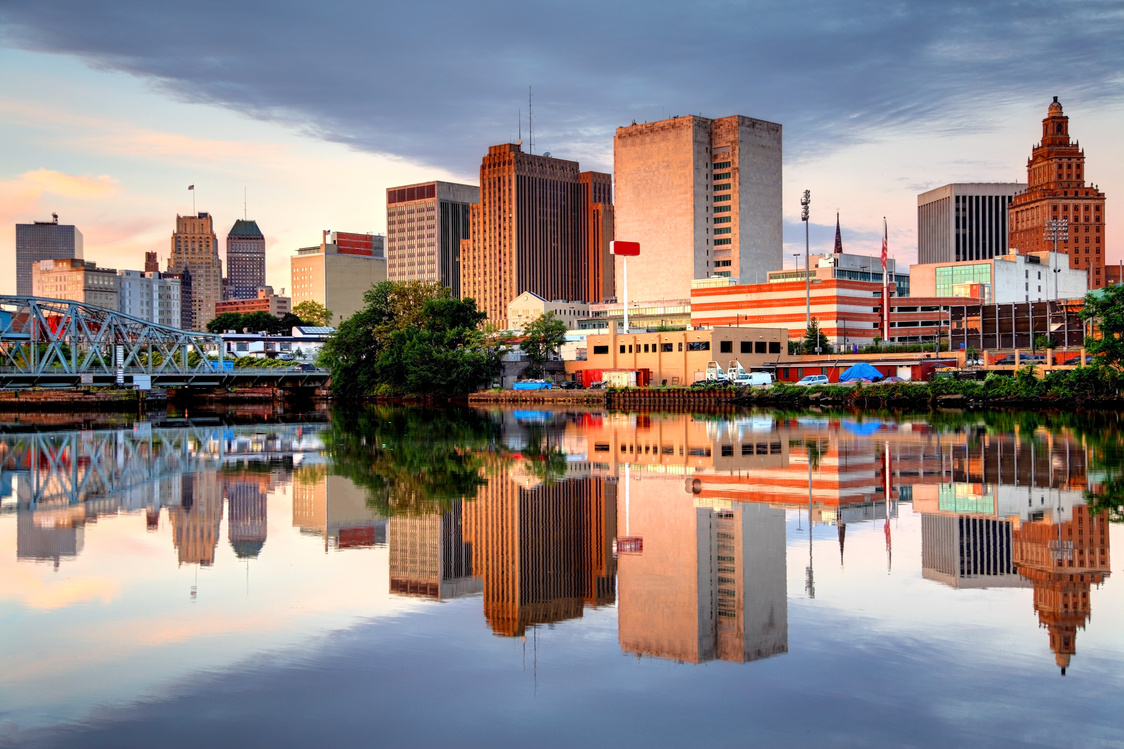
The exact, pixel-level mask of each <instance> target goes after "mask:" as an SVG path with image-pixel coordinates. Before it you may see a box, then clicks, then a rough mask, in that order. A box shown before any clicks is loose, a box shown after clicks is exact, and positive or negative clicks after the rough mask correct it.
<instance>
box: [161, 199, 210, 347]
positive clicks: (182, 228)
mask: <svg viewBox="0 0 1124 749" xmlns="http://www.w3.org/2000/svg"><path fill="white" fill-rule="evenodd" d="M168 270H169V271H171V272H172V273H180V272H182V271H184V270H189V271H191V329H192V330H203V328H204V327H205V326H206V325H207V323H209V322H210V321H211V320H212V319H214V317H215V305H216V304H218V303H219V302H221V301H222V260H220V259H219V240H218V238H217V237H216V236H215V229H214V221H213V219H212V218H211V214H209V213H200V214H198V215H195V216H178V215H177V216H176V230H175V232H174V233H173V234H172V256H171V257H170V258H168Z"/></svg>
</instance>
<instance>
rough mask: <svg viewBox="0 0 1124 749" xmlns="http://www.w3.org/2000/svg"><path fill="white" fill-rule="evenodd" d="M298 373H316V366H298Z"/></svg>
mask: <svg viewBox="0 0 1124 749" xmlns="http://www.w3.org/2000/svg"><path fill="white" fill-rule="evenodd" d="M297 371H298V372H315V371H316V366H315V365H314V364H298V365H297Z"/></svg>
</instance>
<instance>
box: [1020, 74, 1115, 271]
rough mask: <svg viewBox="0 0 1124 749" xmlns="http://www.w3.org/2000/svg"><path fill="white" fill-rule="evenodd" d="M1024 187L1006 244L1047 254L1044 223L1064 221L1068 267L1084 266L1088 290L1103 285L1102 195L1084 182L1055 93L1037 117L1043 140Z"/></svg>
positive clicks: (1061, 248) (1050, 245)
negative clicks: (1040, 122) (1040, 119)
mask: <svg viewBox="0 0 1124 749" xmlns="http://www.w3.org/2000/svg"><path fill="white" fill-rule="evenodd" d="M1026 174H1027V188H1026V191H1025V192H1022V193H1020V194H1018V195H1016V196H1015V197H1014V199H1013V200H1012V201H1011V209H1010V230H1011V238H1010V245H1011V247H1017V248H1018V250H1019V252H1022V253H1031V252H1046V251H1048V250H1052V249H1054V242H1053V241H1052V240H1051V239H1047V238H1046V221H1047V220H1049V219H1057V220H1059V221H1060V220H1064V221H1066V222H1067V224H1068V226H1067V229H1068V238H1067V239H1065V240H1064V241H1063V240H1061V237H1060V236H1059V241H1058V243H1057V247H1058V252H1064V253H1066V254H1068V255H1069V267H1071V268H1080V269H1082V270H1084V271H1085V272H1086V273H1087V274H1088V277H1089V283H1088V286H1089V288H1090V289H1099V288H1101V287H1102V286H1104V285H1105V274H1104V252H1105V210H1104V204H1105V194H1104V193H1103V192H1101V191H1100V190H1098V189H1097V188H1096V187H1095V186H1093V185H1088V186H1087V185H1086V184H1085V152H1084V151H1083V150H1081V146H1080V145H1079V144H1078V143H1076V142H1072V143H1071V142H1070V140H1069V118H1068V117H1066V116H1065V115H1064V114H1062V105H1061V104H1059V103H1058V97H1056V96H1055V97H1054V101H1053V102H1052V103H1051V104H1050V107H1049V109H1048V110H1047V112H1046V119H1044V120H1042V141H1041V142H1040V143H1039V144H1038V145H1036V146H1035V147H1034V150H1033V151H1032V152H1031V156H1030V159H1028V160H1027V162H1026Z"/></svg>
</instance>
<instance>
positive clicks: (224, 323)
mask: <svg viewBox="0 0 1124 749" xmlns="http://www.w3.org/2000/svg"><path fill="white" fill-rule="evenodd" d="M228 330H234V331H237V332H239V333H241V332H242V313H241V312H223V313H222V314H221V315H218V316H217V317H215V318H214V319H212V320H211V321H210V322H209V323H207V332H208V333H225V332H226V331H228Z"/></svg>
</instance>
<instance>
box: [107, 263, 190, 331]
mask: <svg viewBox="0 0 1124 749" xmlns="http://www.w3.org/2000/svg"><path fill="white" fill-rule="evenodd" d="M181 303H182V300H181V298H180V280H179V279H178V278H164V277H163V276H162V275H161V274H160V273H159V272H157V271H149V272H147V273H146V272H144V271H139V270H119V271H117V311H118V312H122V313H124V314H126V315H131V316H133V317H139V318H140V319H142V320H148V321H149V322H153V323H156V324H157V325H167V326H169V327H172V328H178V327H180V310H181Z"/></svg>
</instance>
